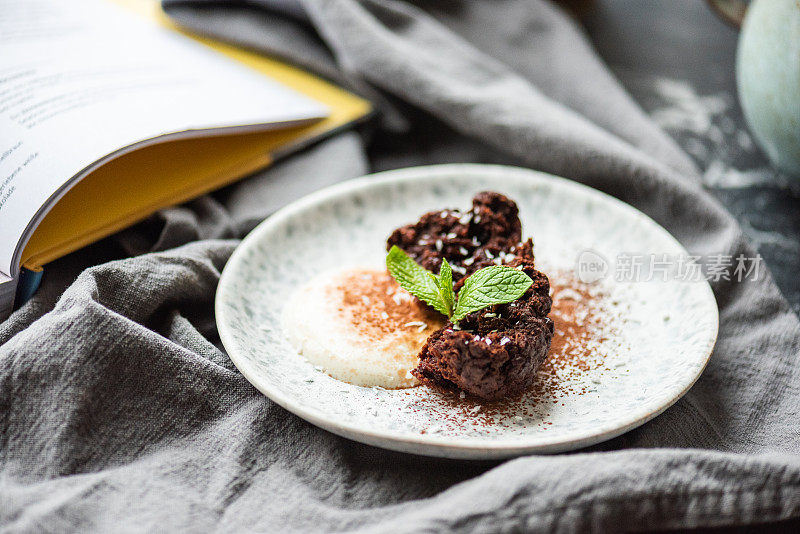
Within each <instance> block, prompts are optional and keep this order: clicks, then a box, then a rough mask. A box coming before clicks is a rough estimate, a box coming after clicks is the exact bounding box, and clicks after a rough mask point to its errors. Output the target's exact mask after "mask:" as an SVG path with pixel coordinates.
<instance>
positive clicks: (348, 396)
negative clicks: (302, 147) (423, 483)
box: [216, 164, 718, 459]
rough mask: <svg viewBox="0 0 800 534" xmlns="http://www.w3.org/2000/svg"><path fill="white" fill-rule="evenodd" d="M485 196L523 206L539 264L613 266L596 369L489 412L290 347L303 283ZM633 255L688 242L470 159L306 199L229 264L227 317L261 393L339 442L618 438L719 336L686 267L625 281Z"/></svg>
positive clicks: (538, 445) (568, 372) (464, 447)
mask: <svg viewBox="0 0 800 534" xmlns="http://www.w3.org/2000/svg"><path fill="white" fill-rule="evenodd" d="M483 190H495V191H498V192H501V193H503V194H506V195H508V196H509V197H511V198H512V199H514V200H515V201H516V202H517V204H518V205H519V207H520V217H521V219H522V223H523V235H524V236H533V237H534V241H535V253H536V259H537V265H538V267H539V269H541V270H543V271H544V272H545V273H548V274H549V275H550V276H551V279H552V278H553V276H558V274H557V273H568V272H574V271H575V268H576V264H577V263H578V262H579V260H580V262H581V264H582V265H587V264H592V265H596V266H599V267H600V268H601V270H602V267H603V265H604V260H605V266H606V268H607V271H606V276H605V277H604V278H602V279H601V280H599V281H597V282H595V284H593V286H592V287H597V288H598V290H599V291H601V292H603V293H604V294H606V295H607V296H606V298H605V299H604V301H603V302H604V303H605V304H607V305H608V306H610V307H611V308H610V309H611V315H613V316H614V317H615V319H613V320H610V321H609V323H610V325H611V327H613V328H611V327H610V331H611V333H610V334H609V335H607V336H606V339H605V340H604V341H602V342H601V343H599V344H598V345H597V347H595V348H594V349H593V350H592V354H593V358H595V361H594V362H593V364H592V365H590V366H588V368H587V369H583V370H579V371H576V370H575V369H564V368H563V366H562V368H560V369H557V370H556V371H555V372H554V373H552V374H551V375H549V379H550V380H551V385H552V384H553V381H555V383H556V386H557V389H558V391H556V392H555V393H552V392H551V395H550V396H549V397H548V398H546V399H543V398H541V397H542V394H541V392H540V393H539V394H535V393H533V392H532V393H530V394H527V395H525V396H523V398H522V399H519V400H517V401H515V403H512V404H509V405H508V406H504V407H501V408H491V407H487V406H481V405H480V404H478V403H476V402H474V401H471V400H470V399H465V400H461V399H460V398H459V397H458V396H457V395H455V396H452V397H448V396H447V395H445V394H443V393H440V392H437V391H434V390H432V389H430V388H427V387H416V388H412V389H406V390H382V389H377V388H363V387H358V386H352V385H350V384H347V383H344V382H340V381H338V380H335V379H333V378H331V377H329V376H328V375H326V374H324V373H322V372H320V371H318V370H315V368H314V367H313V366H312V365H311V364H310V363H308V361H306V360H305V359H304V358H303V357H302V356H301V355H299V354H297V352H296V351H295V350H294V349H293V348H292V347H291V346H290V345H289V343H288V342H287V340H286V338H285V336H284V335H283V333H282V331H281V326H280V324H281V321H280V314H281V311H282V310H281V308H282V306H283V303H285V302H286V299H287V298H288V296H289V295H290V294H291V293H292V291H293V290H294V289H295V288H297V287H298V286H299V285H302V284H303V283H305V282H306V281H307V280H309V279H310V278H311V277H312V276H313V275H314V274H316V273H318V272H320V271H323V270H329V269H337V268H342V267H346V266H357V265H360V266H365V265H366V266H375V267H380V266H382V265H383V261H384V257H385V242H386V238H387V236H388V235H389V234H390V232H391V231H392V229H394V228H395V227H397V226H400V225H402V224H407V223H409V222H413V221H415V220H417V219H418V218H419V216H420V215H422V214H423V213H425V212H426V211H431V210H438V209H444V208H461V209H467V208H469V206H470V199H471V198H472V196H473V195H474V194H475V193H476V192H479V191H483ZM586 250H591V252H585V251H586ZM626 254H627V255H630V256H633V257H637V255H642V256H641V258H642V259H643V260H642V261H643V262H644V263H645V264H646V263H647V261H648V258H649V257H650V256H649V255H651V254H655V255H657V256H656V257H657V259H658V260H662V259H663V258H662V256H661V255H663V254H666V255H669V257H671V258H675V257H678V256H683V255H685V254H686V252H685V250H684V249H683V248H682V247H681V246H680V245H679V244H678V243H677V241H675V239H674V238H673V237H672V236H670V234H669V233H667V231H666V230H664V229H663V228H661V227H660V226H658V225H657V224H656V223H655V222H653V221H652V220H651V219H649V218H648V217H646V216H645V215H643V214H642V213H640V212H639V211H637V210H635V209H633V208H632V207H630V206H628V205H627V204H624V203H622V202H620V201H618V200H616V199H613V198H611V197H609V196H607V195H605V194H602V193H600V192H598V191H595V190H593V189H590V188H587V187H584V186H581V185H578V184H576V183H574V182H570V181H568V180H564V179H562V178H557V177H554V176H551V175H548V174H544V173H540V172H534V171H530V170H526V169H518V168H513V167H502V166H491V165H466V164H464V165H441V166H431V167H418V168H410V169H403V170H398V171H391V172H385V173H380V174H375V175H372V176H367V177H364V178H360V179H357V180H352V181H348V182H345V183H342V184H339V185H336V186H334V187H330V188H327V189H324V190H322V191H319V192H317V193H314V194H312V195H310V196H308V197H306V198H303V199H301V200H299V201H297V202H295V203H293V204H291V205H289V206H287V207H286V208H284V209H282V210H281V211H279V212H278V213H276V214H275V215H273V216H272V217H270V218H269V219H268V220H266V221H265V222H264V223H262V224H261V225H260V226H258V228H256V229H255V230H254V231H253V232H252V233H251V234H250V235H249V236H247V238H246V239H245V240H244V241H243V242H242V244H241V246H240V247H239V248H238V249H237V250H236V251H235V252H234V254H233V256H232V257H231V259H230V261H229V262H228V264H227V266H226V267H225V270H224V272H223V273H222V278H221V280H220V284H219V289H218V291H217V299H216V314H217V325H218V327H219V332H220V336H221V338H222V342H223V343H224V345H225V348H226V349H227V351H228V354H229V355H230V357H231V359H232V360H233V362H234V364H236V366H237V367H238V368H239V370H240V371H241V372H242V374H243V375H244V376H245V377H246V378H247V379H248V380H249V381H250V382H251V383H252V384H253V385H254V386H255V387H257V388H258V389H259V390H260V391H261V392H263V393H264V394H265V395H266V396H268V397H269V398H270V399H272V400H273V401H275V402H277V403H278V404H280V405H281V406H283V407H284V408H286V409H287V410H289V411H291V412H293V413H295V414H297V415H298V416H300V417H302V418H304V419H306V420H308V421H310V422H311V423H313V424H315V425H317V426H320V427H322V428H324V429H326V430H329V431H331V432H333V433H336V434H339V435H341V436H344V437H347V438H350V439H354V440H356V441H361V442H363V443H368V444H371V445H376V446H379V447H385V448H389V449H394V450H399V451H406V452H411V453H417V454H425V455H431V456H441V457H450V458H475V459H477V458H484V459H486V458H503V457H509V456H515V455H520V454H528V453H551V452H559V451H566V450H571V449H577V448H581V447H586V446H589V445H592V444H595V443H598V442H600V441H603V440H607V439H610V438H612V437H615V436H618V435H620V434H622V433H624V432H626V431H628V430H631V429H633V428H635V427H637V426H639V425H641V424H642V423H644V422H646V421H648V420H649V419H652V418H653V417H655V416H656V415H658V414H659V413H661V412H662V411H664V410H665V409H667V408H668V407H669V406H671V405H672V404H673V403H674V402H675V401H677V400H678V399H679V398H680V397H681V396H683V395H684V394H685V393H686V391H687V390H688V389H689V388H690V387H691V386H692V384H694V382H695V381H696V380H697V378H698V377H699V376H700V373H702V371H703V369H704V368H705V365H706V363H707V362H708V359H709V357H710V354H711V351H712V348H713V346H714V341H715V339H716V335H717V327H718V311H717V306H716V302H715V300H714V296H713V294H712V292H711V289H710V287H709V286H708V284H707V283H706V282H705V281H704V280H700V281H693V282H692V281H684V280H681V279H678V278H677V277H676V276H674V275H673V274H670V275H668V276H667V275H663V274H662V275H660V276H654V277H652V280H649V281H645V280H639V281H619V280H616V278H618V276H616V274H617V272H616V271H615V266H616V265H622V264H623V263H620V262H624V258H625V257H627V256H625V255H626ZM618 258H623V260H619V261H618ZM587 272H588V271H587ZM619 272H620V273H621V274H620V276H619V278H627V277H629V275H630V273H631V271H630V270H628V271H627V274H625V273H624V272H623V271H622V270H621V271H619ZM641 278H643V279H646V278H647V276H642V277H641ZM605 304H604V305H605ZM558 326H559V325H558V322H557V325H556V327H557V328H558ZM540 389H541V388H540ZM570 390H571V391H570Z"/></svg>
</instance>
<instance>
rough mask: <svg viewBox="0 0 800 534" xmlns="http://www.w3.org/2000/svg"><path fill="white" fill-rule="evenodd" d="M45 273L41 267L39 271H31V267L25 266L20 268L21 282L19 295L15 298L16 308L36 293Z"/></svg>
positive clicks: (18, 288)
mask: <svg viewBox="0 0 800 534" xmlns="http://www.w3.org/2000/svg"><path fill="white" fill-rule="evenodd" d="M43 274H44V271H43V270H42V269H39V270H38V271H31V270H30V269H26V268H24V267H23V268H22V269H20V271H19V283H18V284H17V295H16V298H15V299H14V309H15V310H16V309H17V308H19V307H20V306H22V305H23V304H25V303H26V302H28V301H29V300H30V299H31V297H32V296H33V295H34V294H35V293H36V290H37V289H39V286H40V285H41V283H42V275H43Z"/></svg>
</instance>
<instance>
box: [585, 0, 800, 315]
mask: <svg viewBox="0 0 800 534" xmlns="http://www.w3.org/2000/svg"><path fill="white" fill-rule="evenodd" d="M583 23H584V26H585V27H586V28H587V30H588V32H589V35H590V37H591V38H592V40H593V42H594V44H595V47H596V48H597V50H598V51H599V53H600V55H601V56H602V57H603V58H604V59H605V61H606V62H607V63H608V65H609V66H610V68H611V69H612V70H613V71H614V72H615V73H616V74H617V76H618V77H619V79H620V80H621V81H622V83H623V84H624V85H625V86H626V87H627V88H628V90H629V91H630V93H631V94H632V95H633V96H634V98H636V99H637V100H638V101H639V103H640V104H641V105H642V107H643V108H644V109H645V110H646V111H647V112H648V113H649V114H650V115H651V116H652V117H653V119H654V120H655V121H656V122H657V123H658V124H660V125H661V126H662V127H663V128H664V129H665V130H666V131H667V132H668V133H670V134H671V135H672V136H673V137H674V138H675V139H676V140H677V142H678V143H679V144H680V145H681V146H682V147H683V148H684V149H685V150H686V151H687V152H688V153H689V154H691V155H692V157H693V158H694V159H695V161H696V162H697V164H698V166H699V167H700V168H701V169H702V170H703V172H704V182H705V185H706V186H707V187H708V188H709V189H710V190H711V191H712V192H713V193H714V194H715V195H716V196H717V198H719V199H720V200H721V201H722V202H723V203H724V204H725V206H727V208H728V209H729V210H730V211H731V212H732V213H733V214H734V216H735V217H736V218H737V219H738V220H739V222H740V224H741V225H742V227H743V228H744V231H745V233H746V234H747V235H748V236H749V237H750V239H751V241H752V243H753V244H754V245H755V246H756V248H757V249H758V251H759V253H760V254H761V256H762V257H763V259H764V261H765V262H766V264H767V265H768V266H769V268H770V270H771V271H772V274H773V276H774V277H775V279H776V281H777V283H778V285H779V286H780V288H781V290H782V291H783V293H784V295H785V296H786V298H787V299H788V300H789V302H790V303H791V305H792V307H793V308H794V310H795V312H797V313H799V314H800V281H799V280H798V271H800V178H797V179H792V178H790V177H788V176H785V175H782V174H781V173H779V172H776V171H775V170H774V169H773V168H771V167H770V166H769V163H768V162H767V160H766V158H765V157H764V156H763V155H762V153H761V152H760V150H759V149H758V147H757V146H755V144H754V141H753V138H752V137H751V136H750V134H749V132H748V131H747V127H746V125H745V121H744V117H743V116H742V112H741V108H740V107H739V102H738V100H737V96H736V75H735V61H736V43H737V39H738V31H737V30H735V29H733V28H731V27H730V26H728V25H726V24H725V23H723V22H722V21H721V20H719V19H718V18H717V17H716V16H715V15H714V14H713V13H712V12H711V11H710V10H709V9H708V7H706V4H705V3H704V2H701V1H700V0H648V1H642V0H598V1H597V2H595V4H594V7H592V8H591V9H590V10H589V12H588V13H587V14H586V16H585V17H584V19H583Z"/></svg>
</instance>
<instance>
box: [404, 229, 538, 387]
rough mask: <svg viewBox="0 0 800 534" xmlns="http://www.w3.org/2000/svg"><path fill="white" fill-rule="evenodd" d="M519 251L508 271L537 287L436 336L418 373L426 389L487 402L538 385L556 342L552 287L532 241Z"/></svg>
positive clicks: (423, 354)
mask: <svg viewBox="0 0 800 534" xmlns="http://www.w3.org/2000/svg"><path fill="white" fill-rule="evenodd" d="M518 227H519V226H517V228H518ZM515 250H516V254H515V255H514V258H513V259H512V260H510V261H509V262H508V263H507V265H508V266H509V267H513V268H516V269H520V270H522V271H524V272H525V273H526V274H527V275H528V276H530V277H531V278H532V279H533V284H532V285H531V287H530V288H529V289H528V290H527V291H526V292H525V294H524V295H523V296H522V297H520V298H519V299H518V300H516V301H514V302H511V303H508V304H498V305H494V306H491V307H489V308H484V309H483V310H480V311H477V312H475V313H471V314H469V315H467V316H466V317H465V318H464V319H462V320H461V321H460V322H459V324H458V326H456V325H454V324H453V323H452V322H448V323H447V324H446V325H445V326H444V327H443V328H442V329H440V330H438V331H436V332H434V333H433V334H432V335H431V336H430V337H429V338H428V341H427V342H426V343H425V345H424V346H423V348H422V351H421V352H420V355H419V358H420V363H419V365H418V366H417V368H416V369H414V370H413V371H412V373H413V374H414V376H416V377H417V378H418V379H420V380H421V381H422V382H423V383H426V384H429V385H435V386H440V387H445V388H453V387H454V386H455V387H458V388H460V389H462V390H464V391H467V392H469V393H471V394H473V395H476V396H478V397H481V398H484V399H487V400H497V399H500V398H503V397H505V396H508V395H514V394H517V393H521V392H522V391H524V390H525V389H527V388H528V387H529V386H530V385H531V384H532V383H533V380H534V378H535V376H536V372H537V371H538V369H539V367H540V365H541V364H542V362H543V361H544V360H545V358H546V356H547V351H548V350H549V349H550V342H551V340H552V338H553V321H552V320H551V319H550V318H549V317H547V314H548V313H550V306H551V304H552V300H551V298H550V282H549V280H548V279H547V276H545V275H544V274H543V273H541V272H539V271H537V270H536V269H535V268H534V257H533V243H532V242H531V240H528V241H527V242H526V243H524V244H521V245H518V246H517V247H516V249H515ZM448 261H449V259H448Z"/></svg>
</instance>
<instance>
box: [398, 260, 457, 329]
mask: <svg viewBox="0 0 800 534" xmlns="http://www.w3.org/2000/svg"><path fill="white" fill-rule="evenodd" d="M442 265H444V263H442ZM447 267H448V268H449V267H450V266H449V265H448V266H447ZM386 268H387V269H388V270H389V274H391V275H392V276H393V277H394V279H395V280H397V283H398V284H400V287H402V288H403V289H405V290H406V291H408V292H409V293H411V294H412V295H414V296H415V297H417V298H418V299H420V300H422V301H424V302H427V303H428V304H430V305H431V306H433V308H434V309H435V310H436V311H438V312H439V313H442V314H444V315H447V316H448V317H449V316H450V313H451V312H452V307H451V306H450V305H448V303H447V302H446V301H445V300H444V299H443V298H442V295H441V290H440V286H439V280H438V279H437V278H436V276H434V275H433V273H431V272H429V271H426V270H425V269H424V268H423V267H422V266H421V265H419V264H418V263H417V262H415V261H414V260H413V259H411V256H409V255H408V254H406V253H405V252H403V251H402V250H400V249H399V248H398V247H397V246H396V245H395V246H392V248H391V250H389V254H387V255H386ZM451 276H452V274H451ZM450 287H451V288H450V291H451V292H452V290H453V289H452V283H451V284H450Z"/></svg>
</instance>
